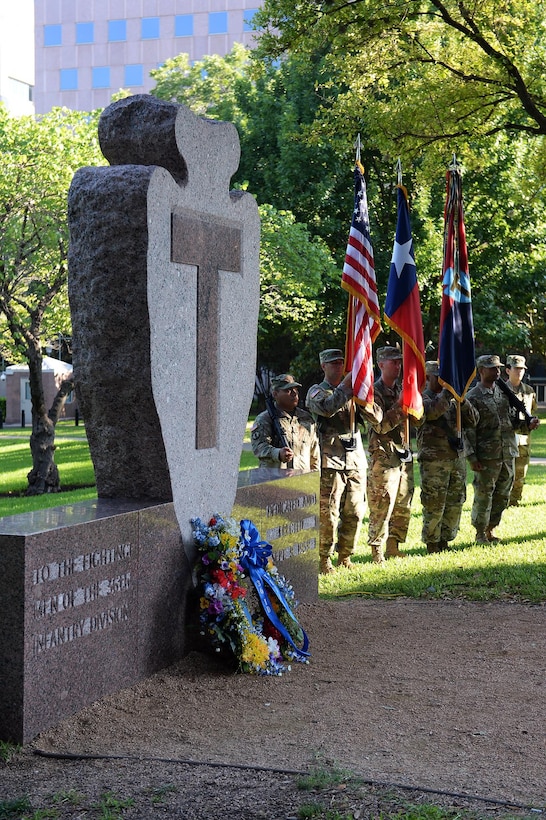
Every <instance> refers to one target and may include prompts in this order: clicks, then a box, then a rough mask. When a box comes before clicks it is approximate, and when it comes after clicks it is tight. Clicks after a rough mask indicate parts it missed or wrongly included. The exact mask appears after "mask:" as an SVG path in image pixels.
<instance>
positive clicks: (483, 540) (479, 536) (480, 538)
mask: <svg viewBox="0 0 546 820" xmlns="http://www.w3.org/2000/svg"><path fill="white" fill-rule="evenodd" d="M476 544H489V539H488V537H487V535H486V534H485V532H482V531H481V530H476Z"/></svg>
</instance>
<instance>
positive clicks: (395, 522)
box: [368, 459, 414, 548]
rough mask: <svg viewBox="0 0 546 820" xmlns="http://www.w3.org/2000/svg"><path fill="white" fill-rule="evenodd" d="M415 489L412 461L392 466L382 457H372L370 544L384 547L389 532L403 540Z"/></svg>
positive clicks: (399, 541) (369, 470)
mask: <svg viewBox="0 0 546 820" xmlns="http://www.w3.org/2000/svg"><path fill="white" fill-rule="evenodd" d="M413 490H414V478H413V463H409V464H405V463H401V464H400V466H399V467H390V466H386V465H385V464H383V463H382V462H381V460H380V459H374V460H372V465H371V468H370V469H368V506H369V508H370V520H369V524H368V543H369V545H370V546H371V547H375V546H377V547H380V548H381V547H382V546H383V544H384V543H385V541H386V540H387V538H388V537H389V536H390V537H392V538H395V539H396V541H397V543H399V544H403V543H404V541H405V540H406V535H407V534H408V527H409V522H410V515H411V500H412V498H413Z"/></svg>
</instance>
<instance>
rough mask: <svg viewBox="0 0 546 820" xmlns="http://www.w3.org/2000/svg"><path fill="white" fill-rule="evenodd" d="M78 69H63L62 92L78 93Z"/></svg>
mask: <svg viewBox="0 0 546 820" xmlns="http://www.w3.org/2000/svg"><path fill="white" fill-rule="evenodd" d="M77 89H78V69H77V68H61V91H77Z"/></svg>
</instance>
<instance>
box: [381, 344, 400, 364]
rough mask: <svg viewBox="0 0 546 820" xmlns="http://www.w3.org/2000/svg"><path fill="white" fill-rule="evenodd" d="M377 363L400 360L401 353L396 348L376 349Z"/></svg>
mask: <svg viewBox="0 0 546 820" xmlns="http://www.w3.org/2000/svg"><path fill="white" fill-rule="evenodd" d="M375 355H376V357H377V362H378V364H379V362H389V361H394V360H396V359H401V358H402V351H401V350H400V348H398V347H392V346H391V345H387V346H386V347H378V348H377V352H376V354H375Z"/></svg>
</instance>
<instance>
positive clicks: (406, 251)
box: [385, 185, 425, 419]
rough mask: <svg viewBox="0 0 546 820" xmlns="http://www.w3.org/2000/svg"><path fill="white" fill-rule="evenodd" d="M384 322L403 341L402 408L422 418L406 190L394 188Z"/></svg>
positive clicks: (421, 353) (421, 343) (421, 355)
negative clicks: (395, 213)
mask: <svg viewBox="0 0 546 820" xmlns="http://www.w3.org/2000/svg"><path fill="white" fill-rule="evenodd" d="M385 321H386V322H387V324H388V325H390V327H392V329H393V330H394V331H395V332H396V333H398V335H399V336H401V337H402V340H403V346H402V348H403V350H402V352H403V374H402V406H403V408H404V409H405V411H406V412H407V413H408V414H409V415H411V416H414V417H415V418H418V419H419V418H421V416H422V415H423V399H422V397H421V390H423V388H424V386H425V340H424V336H423V322H422V319H421V303H420V301H419V286H418V284H417V270H416V268H415V257H414V255H413V239H412V238H411V225H410V218H409V206H408V198H407V193H406V189H405V188H404V187H403V186H402V185H398V222H397V225H396V238H395V240H394V250H393V253H392V260H391V269H390V273H389V284H388V287H387V300H386V302H385Z"/></svg>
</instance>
